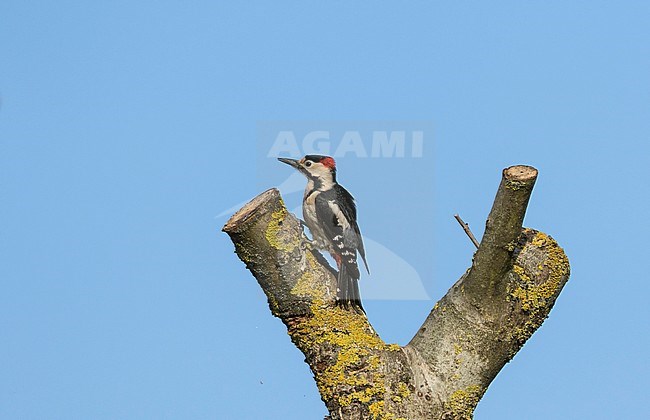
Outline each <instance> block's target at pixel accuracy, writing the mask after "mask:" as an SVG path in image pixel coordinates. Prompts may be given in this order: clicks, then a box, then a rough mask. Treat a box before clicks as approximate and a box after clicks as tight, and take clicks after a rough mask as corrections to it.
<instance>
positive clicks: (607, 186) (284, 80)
mask: <svg viewBox="0 0 650 420" xmlns="http://www.w3.org/2000/svg"><path fill="white" fill-rule="evenodd" d="M134 3H135V2H126V1H115V2H80V1H76V2H75V1H61V2H46V1H40V2H39V1H10V0H6V1H4V2H2V4H0V22H2V24H1V25H0V54H1V55H0V57H1V58H2V60H1V62H0V97H1V99H2V105H1V107H0V218H1V220H2V222H1V223H0V273H1V275H0V282H1V283H0V284H1V285H2V290H3V293H0V367H1V368H0V371H1V372H2V373H1V374H0V417H1V418H7V419H10V418H11V419H13V418H16V419H17V418H20V419H43V418H52V419H58V418H60V419H63V418H65V419H69V418H93V419H114V418H121V419H143V418H151V419H158V418H169V419H176V418H177V419H186V418H193V419H225V418H237V419H260V418H264V419H312V418H313V419H317V418H322V417H323V416H324V415H325V414H326V411H325V408H324V406H323V404H322V402H321V401H320V398H319V396H318V394H317V391H316V387H315V385H314V383H313V380H312V378H311V375H310V372H309V370H308V368H307V366H306V365H305V364H304V363H303V356H302V355H301V354H300V353H299V352H298V351H297V350H296V349H295V348H294V347H293V346H292V344H291V343H290V341H289V339H288V336H287V335H286V330H285V328H284V326H283V325H282V324H281V323H280V321H278V320H277V319H274V318H272V317H271V315H270V313H269V311H268V307H267V306H266V303H265V299H264V296H263V293H262V292H261V291H260V290H259V287H258V286H257V285H256V283H255V281H254V279H253V278H252V277H251V276H250V274H249V273H248V272H247V271H246V270H245V268H244V265H243V264H242V263H241V262H240V261H239V260H238V259H237V258H236V256H235V255H234V254H233V247H232V244H231V243H230V241H229V239H228V238H227V236H226V235H225V234H223V233H221V232H220V229H221V226H222V225H223V224H224V223H225V221H226V219H227V216H219V214H220V213H222V212H223V211H224V210H226V209H228V208H230V207H232V206H233V205H235V204H237V203H241V202H244V201H247V200H248V199H250V198H252V197H254V196H255V195H257V194H258V193H260V192H261V191H263V189H265V188H269V187H272V186H274V185H277V184H279V183H281V182H283V181H284V180H286V178H287V177H288V175H289V173H288V172H287V171H288V169H289V168H287V167H285V166H284V165H280V164H278V165H277V166H276V167H275V168H274V166H273V165H271V163H270V162H271V159H268V158H267V159H264V158H263V157H261V156H263V154H264V153H265V152H266V151H267V150H268V149H267V147H268V143H266V140H265V139H264V138H262V137H261V136H260V134H259V131H258V127H259V124H260V123H261V122H271V123H273V122H278V121H290V122H293V124H294V126H298V125H299V123H300V122H312V123H313V126H314V127H316V128H323V127H324V129H330V130H333V132H334V131H336V130H340V129H341V127H344V126H346V124H347V126H351V127H354V126H355V124H361V125H362V122H364V121H365V122H369V121H370V122H374V123H376V124H378V125H377V126H379V125H380V122H384V123H386V122H388V123H387V124H388V126H390V127H398V126H400V123H399V122H407V123H408V124H406V123H405V124H406V125H407V126H408V127H415V126H416V125H417V124H415V123H413V122H415V121H420V122H422V121H424V122H428V123H430V124H431V127H432V128H429V129H427V130H426V131H425V134H426V138H425V144H424V150H423V155H422V157H421V158H417V159H416V158H404V159H399V158H385V159H383V158H382V159H371V158H360V157H358V156H356V155H354V154H348V155H346V156H343V157H342V158H341V159H339V178H340V181H341V183H343V184H344V185H345V186H347V187H348V188H349V189H350V190H351V191H352V192H353V193H354V195H355V196H356V198H357V200H358V202H359V208H360V217H361V225H362V229H363V230H364V233H366V234H367V236H368V237H370V238H372V239H373V240H374V241H376V242H377V244H378V245H382V246H384V247H388V248H389V249H390V252H391V253H392V254H391V255H393V254H394V255H395V256H398V257H399V258H401V260H403V261H404V262H405V263H407V264H408V265H409V266H410V267H412V268H413V269H414V270H415V272H416V275H417V276H418V278H420V279H421V285H422V287H423V288H424V290H425V291H426V294H427V295H428V296H429V297H430V298H431V300H404V299H391V298H390V293H385V295H386V296H384V297H383V298H381V299H368V300H367V301H366V303H365V305H366V308H367V310H368V315H369V317H370V319H371V321H372V322H373V324H374V326H375V327H376V329H377V330H378V331H379V332H380V333H381V335H382V337H383V338H384V339H385V340H387V341H390V342H397V343H400V344H406V343H407V342H408V340H409V339H410V337H411V336H412V334H413V333H414V332H415V331H416V329H417V328H418V327H419V326H420V324H421V322H422V321H423V319H424V317H425V316H426V314H427V313H428V311H429V310H430V308H431V307H432V306H433V304H434V303H435V300H437V299H438V298H439V297H441V296H442V295H443V294H444V293H445V291H446V290H447V288H448V287H449V286H451V285H452V284H453V282H455V281H456V279H457V278H458V277H459V276H460V275H461V274H462V273H463V272H464V270H465V269H466V268H467V267H468V265H469V263H470V260H471V256H472V251H473V249H472V246H471V244H470V243H469V241H468V240H467V238H466V237H465V236H464V234H463V233H462V231H461V230H460V229H459V227H458V226H457V224H456V222H455V221H454V219H453V214H454V213H457V212H458V213H460V214H461V215H462V216H463V218H464V219H465V220H466V221H467V222H469V223H470V225H471V226H472V228H473V229H474V231H475V233H476V234H477V235H480V234H481V231H482V226H483V223H484V220H485V217H486V215H487V213H488V212H489V209H490V206H491V204H492V199H493V197H494V193H495V191H496V187H497V185H498V182H499V178H500V171H501V169H503V168H504V167H507V166H510V165H513V164H520V163H525V164H530V165H533V166H535V167H537V168H538V169H539V170H540V176H539V179H538V183H537V186H536V187H535V191H534V193H533V196H532V200H531V203H530V207H529V211H528V214H527V217H526V222H525V224H526V225H527V226H530V227H534V228H537V229H541V230H543V231H545V232H546V233H549V234H551V235H552V236H553V237H555V238H556V239H557V240H558V241H559V242H560V244H561V245H562V246H563V247H564V248H565V250H566V252H567V254H568V255H569V258H570V260H571V264H572V276H571V280H570V282H569V283H568V284H567V286H566V288H565V290H564V292H563V293H562V295H561V296H560V298H559V300H558V302H557V304H556V307H555V309H554V310H553V311H552V313H551V316H550V318H549V319H548V320H547V321H546V323H545V324H544V325H543V327H542V328H541V329H540V330H539V331H538V332H537V333H536V334H535V335H534V336H533V338H532V339H531V340H530V341H529V342H528V343H527V344H526V345H525V346H524V348H523V349H522V350H521V351H520V352H519V354H517V356H516V357H515V358H514V359H513V361H512V362H511V363H510V364H508V365H507V366H506V367H505V368H504V369H503V371H502V372H501V373H500V374H499V376H498V377H497V378H496V380H495V381H494V383H493V384H492V386H491V387H490V388H489V390H488V392H487V394H486V395H485V397H484V398H483V400H482V401H481V403H480V404H479V406H478V409H477V411H476V418H477V419H493V418H500V419H520V418H526V419H547V418H555V419H574V418H590V419H610V418H642V417H645V416H648V415H649V413H648V411H649V410H648V408H647V401H646V400H647V398H646V397H647V389H648V387H649V386H650V384H649V383H648V378H649V377H650V368H649V366H648V362H647V355H648V354H649V353H650V342H649V339H648V335H647V325H648V321H650V309H648V308H649V306H648V304H647V296H648V293H650V285H649V284H648V281H647V270H646V269H645V267H644V265H643V264H644V262H645V261H646V260H647V252H648V247H647V242H648V237H650V229H649V228H648V223H647V221H646V218H647V215H648V214H649V213H650V203H649V201H648V194H647V189H648V187H647V186H648V181H649V171H648V164H649V163H650V159H649V158H648V155H649V153H650V148H649V146H648V140H650V139H649V134H650V111H649V110H650V76H649V75H650V42H649V41H650V27H649V26H648V24H647V22H648V20H649V18H650V5H649V4H648V3H647V2H642V1H621V2H604V1H589V2H586V1H570V2H567V1H548V2H543V3H542V2H515V1H502V2H498V3H496V4H495V3H492V4H490V5H487V4H479V3H478V2H462V1H461V2H435V3H434V2H427V3H424V2H417V3H415V4H412V5H409V6H406V5H403V4H397V3H395V4H393V5H386V4H381V5H380V4H367V5H361V4H351V3H350V2H327V4H321V3H316V2H292V3H282V4H277V2H276V3H273V4H271V3H268V2H247V3H246V4H234V3H232V4H226V3H225V2H221V3H220V4H219V3H216V2H192V4H187V3H181V2H172V1H162V2H147V1H143V2H137V4H134ZM314 122H315V123H314ZM342 122H347V123H342ZM396 122H397V123H396ZM374 123H373V124H374ZM391 124H392V125H391ZM409 124H410V125H409ZM402 125H404V124H402ZM292 127H293V126H292ZM339 141H340V138H339V137H338V135H332V139H331V143H332V145H333V147H335V146H336V145H337V142H339ZM364 141H367V140H364ZM260 169H262V170H260ZM275 171H277V172H275ZM388 197H396V199H394V200H392V201H393V202H391V203H390V204H389V205H387V204H386V201H385V200H387V198H388ZM298 202H299V194H293V195H292V196H291V197H287V204H288V205H290V206H292V207H295V206H297V205H298ZM377 249H380V248H377ZM379 252H380V251H377V252H376V253H375V255H372V254H371V253H369V255H368V260H369V262H370V264H371V269H372V270H373V275H372V276H370V277H365V278H363V280H362V288H368V287H369V286H366V284H368V283H371V282H372V281H373V277H375V278H377V279H381V278H382V274H383V277H384V278H388V277H390V276H387V275H386V274H387V271H386V270H388V269H389V267H387V266H386V264H384V265H383V266H382V263H381V261H382V260H383V254H382V255H377V253H379ZM381 252H383V251H381ZM377 281H379V280H377ZM399 281H400V279H395V282H397V283H395V284H397V286H398V287H399V284H400V283H399ZM362 290H363V289H362ZM367 290H369V289H367Z"/></svg>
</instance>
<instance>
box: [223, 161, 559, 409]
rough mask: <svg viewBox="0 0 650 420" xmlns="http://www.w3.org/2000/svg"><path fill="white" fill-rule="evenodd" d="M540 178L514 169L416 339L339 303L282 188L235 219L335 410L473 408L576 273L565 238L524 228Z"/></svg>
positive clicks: (238, 240)
mask: <svg viewBox="0 0 650 420" xmlns="http://www.w3.org/2000/svg"><path fill="white" fill-rule="evenodd" d="M536 178H537V170H536V169H534V168H532V167H528V166H513V167H510V168H507V169H505V170H504V171H503V178H502V181H501V184H500V186H499V189H498V191H497V195H496V198H495V201H494V205H493V207H492V211H491V212H490V215H489V216H488V219H487V223H486V229H485V234H484V235H483V239H482V240H481V243H480V246H479V248H478V250H477V251H476V253H475V254H474V258H473V261H472V266H471V268H470V269H469V270H467V272H466V273H465V274H464V275H463V276H462V277H461V278H460V279H459V280H458V281H457V282H456V283H455V284H454V285H453V286H452V287H451V289H450V290H449V291H448V292H447V294H446V295H445V296H444V297H443V298H442V299H441V300H440V301H439V302H438V303H436V305H435V306H434V308H433V309H432V311H431V313H430V314H429V316H428V317H427V319H426V320H425V321H424V324H423V325H422V327H421V328H420V329H419V330H418V332H417V333H416V334H415V336H414V337H413V339H412V340H411V342H410V343H409V344H408V345H406V346H404V347H400V346H399V345H397V344H386V343H384V341H382V339H381V338H380V337H379V336H378V335H377V334H376V333H375V331H374V329H373V328H372V327H371V325H370V324H369V322H368V319H367V318H366V317H365V316H364V315H362V314H358V313H356V312H354V311H351V310H345V309H342V308H340V307H338V306H336V305H335V301H336V272H335V271H334V270H333V269H332V268H331V267H330V266H329V264H328V263H327V261H326V260H325V259H324V258H323V257H322V255H321V254H320V253H319V252H318V251H316V250H314V249H312V248H311V246H310V244H309V242H308V240H307V238H306V237H305V235H304V233H303V232H302V228H301V225H300V222H299V221H298V219H296V218H295V217H294V216H293V215H292V214H290V213H288V212H287V210H286V208H285V206H284V203H283V201H282V198H281V197H280V194H279V192H278V191H277V190H276V189H271V190H268V191H266V192H264V193H262V194H261V195H259V196H258V197H256V198H254V199H253V200H252V201H251V202H249V203H248V204H246V205H245V206H244V207H243V208H242V209H241V210H239V211H238V212H237V213H236V214H235V215H234V216H233V217H232V218H231V219H230V220H229V221H228V223H226V225H225V226H224V228H223V230H224V232H226V233H228V235H230V238H231V239H232V241H233V243H234V244H235V250H236V253H237V255H238V256H239V258H240V259H241V260H242V261H243V262H244V263H245V264H246V267H247V268H248V269H249V270H250V271H251V272H252V274H253V276H255V278H256V279H257V281H258V283H259V285H260V286H261V287H262V289H263V290H264V292H265V293H266V296H267V297H268V302H269V307H270V309H271V312H272V313H273V315H275V316H277V317H278V318H280V319H281V320H282V322H283V323H284V324H285V325H286V326H287V329H288V332H289V335H290V337H291V340H292V341H293V343H294V344H295V345H296V346H297V347H298V348H299V349H300V350H301V351H302V352H303V353H304V354H305V360H306V362H307V363H308V364H309V366H310V368H311V370H312V372H313V374H314V378H315V380H316V384H317V386H318V390H319V392H320V394H321V398H322V399H323V402H324V403H325V405H326V406H327V408H328V410H329V412H330V418H331V419H392V420H397V419H471V418H472V413H473V411H474V408H475V407H476V404H477V403H478V401H479V400H480V398H481V397H482V396H483V394H484V393H485V391H486V389H487V387H488V386H489V385H490V383H491V382H492V380H493V379H494V377H495V376H496V375H497V373H498V372H499V371H500V370H501V368H502V367H503V366H504V365H505V364H506V363H507V362H508V361H509V360H510V359H511V358H512V357H513V356H514V355H515V353H516V352H517V351H518V350H519V349H520V348H521V346H522V345H523V344H524V343H525V342H526V340H527V339H528V338H529V337H530V336H531V335H532V334H533V333H534V332H535V331H536V330H537V328H539V326H540V325H541V324H542V322H543V321H544V319H545V318H546V317H547V316H548V314H549V312H550V310H551V308H552V307H553V304H554V303H555V300H556V298H557V296H558V295H559V293H560V291H561V290H562V287H563V286H564V284H565V283H566V281H567V280H568V278H569V261H568V259H567V257H566V255H565V254H564V251H563V250H562V248H560V247H559V246H558V244H557V243H556V242H555V240H553V239H552V238H551V237H550V236H547V235H546V234H544V233H542V232H538V231H535V230H533V229H526V228H524V229H522V222H523V219H524V214H525V211H526V206H527V204H528V200H529V198H530V195H531V192H532V189H533V186H534V184H535V180H536Z"/></svg>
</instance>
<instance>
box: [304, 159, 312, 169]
mask: <svg viewBox="0 0 650 420" xmlns="http://www.w3.org/2000/svg"><path fill="white" fill-rule="evenodd" d="M305 166H306V167H308V168H309V167H310V166H311V160H308V161H307V162H305Z"/></svg>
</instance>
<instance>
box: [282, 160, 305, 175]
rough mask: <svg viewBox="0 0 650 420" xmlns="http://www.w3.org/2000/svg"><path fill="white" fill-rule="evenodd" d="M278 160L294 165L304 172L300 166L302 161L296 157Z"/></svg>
mask: <svg viewBox="0 0 650 420" xmlns="http://www.w3.org/2000/svg"><path fill="white" fill-rule="evenodd" d="M278 160H279V161H280V162H282V163H286V164H287V165H289V166H293V167H294V168H296V169H297V170H299V171H301V172H302V166H300V163H299V162H298V161H297V160H296V159H287V158H278Z"/></svg>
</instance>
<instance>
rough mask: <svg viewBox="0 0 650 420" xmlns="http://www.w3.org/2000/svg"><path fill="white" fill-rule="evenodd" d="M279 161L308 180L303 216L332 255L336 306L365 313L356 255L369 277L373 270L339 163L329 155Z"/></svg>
mask: <svg viewBox="0 0 650 420" xmlns="http://www.w3.org/2000/svg"><path fill="white" fill-rule="evenodd" d="M278 160H279V161H280V162H283V163H286V164H287V165H290V166H292V167H294V168H295V169H297V170H298V171H299V172H300V173H302V174H303V175H305V176H306V177H307V187H306V188H305V195H304V196H303V200H302V214H303V217H304V219H305V224H306V225H307V227H308V228H309V231H310V232H311V234H312V237H313V241H312V243H313V245H314V246H315V248H317V249H320V250H323V251H327V252H329V253H330V254H331V255H332V258H334V260H335V261H336V265H337V266H338V278H337V280H338V290H337V304H339V305H340V306H343V307H345V308H351V309H353V310H355V311H357V312H359V311H360V312H364V313H365V311H364V310H363V306H361V296H360V295H359V284H358V281H359V277H360V273H359V266H358V265H357V252H359V255H361V258H362V259H363V263H364V265H365V267H366V271H368V274H370V270H369V269H368V263H367V262H366V251H365V250H364V248H363V240H362V239H361V232H360V231H359V225H358V224H357V207H356V205H355V203H354V197H352V194H350V193H349V192H348V190H346V189H345V188H343V187H342V186H341V185H340V184H339V183H338V182H336V162H335V161H334V159H333V158H331V157H330V156H322V155H306V156H305V157H303V158H302V159H300V160H296V159H287V158H278Z"/></svg>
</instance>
